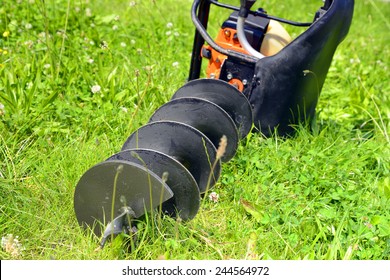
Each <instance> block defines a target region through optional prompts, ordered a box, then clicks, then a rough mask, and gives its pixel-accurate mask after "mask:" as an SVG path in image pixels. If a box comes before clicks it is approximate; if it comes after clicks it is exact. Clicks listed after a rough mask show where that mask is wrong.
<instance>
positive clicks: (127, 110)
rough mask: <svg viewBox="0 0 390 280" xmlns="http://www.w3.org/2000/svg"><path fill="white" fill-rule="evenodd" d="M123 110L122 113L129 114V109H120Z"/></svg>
mask: <svg viewBox="0 0 390 280" xmlns="http://www.w3.org/2000/svg"><path fill="white" fill-rule="evenodd" d="M120 108H121V111H122V112H124V113H128V112H129V109H127V108H126V107H120Z"/></svg>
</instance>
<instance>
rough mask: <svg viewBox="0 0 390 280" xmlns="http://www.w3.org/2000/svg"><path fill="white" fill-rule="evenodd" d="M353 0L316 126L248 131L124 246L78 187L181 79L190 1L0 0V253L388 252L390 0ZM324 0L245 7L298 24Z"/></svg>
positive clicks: (215, 22)
mask: <svg viewBox="0 0 390 280" xmlns="http://www.w3.org/2000/svg"><path fill="white" fill-rule="evenodd" d="M225 2H227V3H232V4H238V3H239V1H238V0H229V1H228V0H226V1H225ZM306 2H309V1H306ZM355 2H356V3H355V11H354V18H353V22H352V26H351V29H350V32H349V34H348V36H347V38H346V39H345V40H344V42H343V43H342V44H341V45H340V46H339V48H338V49H337V51H336V53H335V56H334V58H333V61H332V65H331V67H330V69H329V73H328V76H327V79H326V81H325V84H324V86H323V90H322V92H321V96H320V100H319V103H318V106H317V115H316V121H315V124H314V126H313V128H314V129H313V130H312V131H311V130H309V129H307V128H306V127H304V126H302V127H298V128H297V132H296V135H295V136H294V137H291V138H287V139H284V138H280V137H278V136H274V137H270V138H264V137H262V136H261V135H259V134H256V133H253V134H252V133H251V134H249V135H248V136H247V137H246V138H245V139H243V140H242V141H241V142H240V144H239V147H238V151H237V154H236V155H235V157H234V158H233V159H232V160H231V161H229V162H227V163H223V164H222V175H221V177H220V179H219V181H218V183H217V184H216V186H215V188H214V189H213V191H214V192H215V193H216V194H217V195H218V200H217V201H215V200H210V199H209V197H205V198H204V199H203V200H202V203H201V207H200V210H199V213H198V214H197V216H196V217H195V218H194V219H193V220H191V221H189V222H182V221H180V220H176V219H172V218H169V217H166V216H162V217H161V216H160V215H158V214H150V215H147V216H145V217H144V218H143V219H141V220H140V221H139V223H138V242H137V246H136V248H134V247H133V248H132V249H131V248H130V247H131V242H129V238H128V237H127V236H124V235H120V236H118V237H117V238H116V239H115V240H114V241H113V242H109V243H107V245H106V246H105V248H104V249H100V248H99V241H100V237H98V236H94V235H93V234H92V233H91V232H89V231H84V230H83V229H82V228H81V227H80V226H79V225H78V223H77V220H76V217H75V214H74V210H73V194H74V189H75V185H76V184H77V182H78V180H79V179H80V177H81V176H82V174H83V173H84V172H85V171H87V170H88V169H89V168H90V167H92V166H93V165H95V164H96V163H99V162H101V161H103V160H105V159H106V158H108V157H109V156H110V155H112V154H114V153H116V152H118V151H120V149H121V147H122V144H123V143H124V141H125V140H126V139H127V137H128V136H129V135H130V134H131V133H132V132H133V131H135V130H136V129H137V128H139V127H140V126H141V125H143V124H145V123H147V121H148V119H149V118H150V116H151V115H152V114H153V112H154V111H155V110H156V109H157V108H158V107H159V106H161V105H162V104H164V103H166V102H167V101H168V100H169V99H170V97H171V96H172V95H173V94H174V93H175V91H176V90H177V89H178V88H179V87H180V86H182V85H183V84H185V82H186V79H187V77H188V72H189V64H190V58H191V49H192V41H193V34H194V27H193V25H192V23H191V20H190V8H191V4H192V1H191V0H181V1H174V0H153V1H152V0H144V1H141V0H136V1H121V0H96V1H93V0H74V1H71V0H68V1H66V0H48V1H38V0H35V1H34V0H24V1H22V0H19V1H16V0H1V4H0V236H1V237H2V247H1V249H0V259H144V260H149V259H321V260H322V259H325V260H333V259H360V260H370V259H387V260H388V259H390V203H389V202H390V201H389V200H390V135H389V130H390V122H389V120H390V95H389V93H390V84H389V76H390V75H389V67H390V65H389V64H390V63H389V57H390V49H389V45H390V36H389V33H390V21H389V19H390V3H389V1H385V0H357V1H355ZM321 3H322V1H319V0H312V1H310V3H309V4H307V5H306V4H305V5H304V7H302V6H303V5H301V1H298V0H286V1H275V0H269V1H264V3H262V1H258V3H257V4H256V5H257V6H261V5H262V4H263V5H264V8H266V10H268V12H269V13H270V14H275V15H278V16H281V17H286V18H289V19H296V20H300V21H310V20H312V18H313V14H314V12H315V11H316V10H317V8H318V7H320V6H321ZM225 18H226V12H222V11H217V10H213V11H212V14H211V19H210V32H211V33H213V34H215V32H216V31H217V30H218V28H219V25H220V24H221V23H222V22H223V20H224V19H225ZM286 28H287V29H288V31H289V32H290V34H291V35H292V37H296V36H297V35H298V34H299V33H300V32H302V31H303V30H304V29H302V28H292V27H286Z"/></svg>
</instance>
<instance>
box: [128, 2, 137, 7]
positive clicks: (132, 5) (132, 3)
mask: <svg viewBox="0 0 390 280" xmlns="http://www.w3.org/2000/svg"><path fill="white" fill-rule="evenodd" d="M135 5H137V3H136V2H135V1H130V3H129V6H130V7H134V6H135Z"/></svg>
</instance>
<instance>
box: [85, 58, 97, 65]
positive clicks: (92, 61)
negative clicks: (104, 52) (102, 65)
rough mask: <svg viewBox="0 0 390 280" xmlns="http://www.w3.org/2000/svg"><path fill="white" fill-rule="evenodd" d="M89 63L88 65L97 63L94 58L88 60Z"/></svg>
mask: <svg viewBox="0 0 390 280" xmlns="http://www.w3.org/2000/svg"><path fill="white" fill-rule="evenodd" d="M87 61H88V63H89V64H92V63H94V62H95V61H94V60H93V59H92V58H88V60H87Z"/></svg>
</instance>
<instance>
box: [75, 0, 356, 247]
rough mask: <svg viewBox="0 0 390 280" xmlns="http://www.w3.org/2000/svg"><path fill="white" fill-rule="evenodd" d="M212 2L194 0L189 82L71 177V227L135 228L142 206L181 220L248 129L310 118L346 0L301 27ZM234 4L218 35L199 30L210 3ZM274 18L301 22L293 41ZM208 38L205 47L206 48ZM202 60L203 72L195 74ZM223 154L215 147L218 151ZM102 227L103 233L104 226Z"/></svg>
mask: <svg viewBox="0 0 390 280" xmlns="http://www.w3.org/2000/svg"><path fill="white" fill-rule="evenodd" d="M254 3H255V0H241V2H240V7H235V6H231V5H226V4H223V3H220V2H218V1H217V0H194V3H193V6H192V10H191V17H192V20H193V22H194V25H195V27H196V32H195V38H194V46H193V52H192V59H191V66H190V74H189V81H188V82H187V83H186V84H185V85H183V86H182V87H181V88H180V89H178V90H177V91H176V92H175V94H174V95H173V96H172V98H171V100H170V101H169V102H167V103H166V104H164V105H162V106H161V107H160V108H158V109H157V110H156V111H155V112H154V114H153V115H152V116H151V118H150V119H149V122H148V123H147V124H146V125H144V126H142V127H140V128H138V129H137V130H136V131H135V132H133V133H132V134H131V135H130V136H129V137H128V138H127V140H126V141H125V143H124V144H123V146H122V148H121V151H120V152H118V153H116V154H114V155H112V156H110V157H109V158H107V160H105V161H103V162H101V163H98V164H96V165H95V166H93V167H91V168H90V169H89V170H87V171H86V172H85V173H84V174H83V175H82V177H81V178H80V180H79V182H78V183H77V186H76V189H75V194H74V208H75V213H76V217H77V220H78V222H79V224H80V225H81V226H83V227H86V228H91V229H92V230H93V231H94V232H95V234H96V235H97V236H103V238H102V242H101V246H104V244H105V242H106V240H107V238H108V237H109V236H115V235H117V234H120V233H122V232H125V233H134V232H136V226H135V224H134V221H135V220H137V219H139V218H141V217H142V216H144V215H145V214H146V213H148V212H152V211H154V209H159V210H160V211H161V212H162V213H164V214H166V215H169V216H172V217H179V218H180V219H182V220H184V221H186V220H190V219H192V218H194V217H195V215H196V214H197V212H198V210H199V208H200V201H201V196H202V194H205V193H206V192H207V191H208V190H210V189H211V188H212V187H213V186H214V185H215V184H216V182H217V181H218V178H219V176H220V172H221V162H227V161H229V160H230V159H231V158H232V157H233V156H234V155H235V153H236V150H237V147H238V143H239V141H240V140H241V139H243V138H244V137H245V136H246V135H247V134H248V133H249V132H250V131H251V130H252V129H255V130H260V131H261V133H262V134H263V135H265V136H267V135H269V134H272V133H278V134H281V135H288V134H290V133H291V132H292V131H293V126H294V125H296V124H298V123H301V122H308V121H310V119H311V118H313V116H314V113H315V107H316V104H317V100H318V98H319V92H320V91H321V88H322V85H323V83H324V80H325V77H326V74H327V71H328V68H329V66H330V62H331V60H332V57H333V54H334V51H335V50H336V48H337V46H338V44H339V43H340V42H341V41H342V40H343V38H344V37H345V36H346V34H347V33H348V29H349V26H350V23H351V19H352V14H353V5H354V1H353V0H325V1H324V5H323V6H322V7H321V8H320V9H319V10H318V11H317V12H316V14H315V16H314V20H313V22H310V23H299V22H294V21H290V20H286V19H281V18H277V17H274V16H270V15H268V14H267V13H266V12H265V11H264V10H263V9H258V10H256V11H252V10H251V7H252V6H253V4H254ZM211 5H216V6H219V7H222V8H226V9H230V10H233V12H232V14H231V15H230V17H229V18H228V19H227V20H226V21H225V22H224V23H223V25H222V27H221V30H220V33H219V34H218V36H217V38H216V41H214V40H213V39H211V37H210V36H209V34H208V33H207V23H208V17H209V11H210V6H211ZM280 22H282V23H285V24H292V25H295V26H306V27H308V29H307V30H306V31H304V32H303V33H302V34H301V35H300V36H299V37H298V38H296V39H294V40H291V38H290V37H289V35H288V33H287V32H286V31H285V30H284V29H283V28H282V27H281V25H280ZM206 43H207V44H206ZM202 58H204V59H208V61H209V64H208V67H207V78H199V77H200V69H201V61H202ZM221 150H223V152H221ZM103 228H105V229H104V230H102V229H103Z"/></svg>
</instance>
